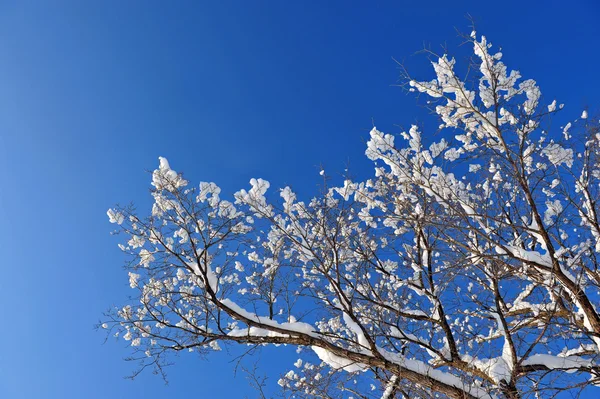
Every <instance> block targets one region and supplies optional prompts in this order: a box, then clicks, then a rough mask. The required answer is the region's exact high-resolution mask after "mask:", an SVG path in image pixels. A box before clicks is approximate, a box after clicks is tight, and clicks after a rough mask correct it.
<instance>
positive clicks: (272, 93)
mask: <svg viewBox="0 0 600 399" xmlns="http://www.w3.org/2000/svg"><path fill="white" fill-rule="evenodd" d="M172 3H176V5H173V4H172ZM457 3H458V2H455V1H440V2H435V1H433V2H432V1H404V2H403V1H393V2H391V1H390V2H384V1H371V2H356V5H351V4H352V2H345V1H344V2H342V1H339V2H335V1H327V2H323V1H303V2H288V1H286V2H283V1H269V2H267V1H237V2H233V1H212V2H208V1H207V2H200V1H194V2H183V1H179V2H158V1H87V2H83V1H17V0H4V1H2V2H0V174H1V182H2V187H1V188H0V220H1V222H0V223H1V226H2V228H1V229H0V239H1V241H0V243H1V244H0V245H1V248H2V249H3V251H2V252H3V256H2V258H1V260H0V269H1V274H0V306H1V307H0V309H1V310H0V319H1V323H2V325H1V327H0V397H2V398H9V399H12V398H61V399H62V398H106V397H113V398H121V397H133V398H136V397H144V398H145V399H151V398H163V397H164V396H165V395H171V396H172V397H177V396H178V395H186V396H189V395H194V397H201V398H216V399H220V398H241V397H243V395H244V392H247V388H246V387H245V386H246V382H245V380H244V379H243V378H242V377H241V376H238V377H237V378H235V379H233V375H232V368H233V365H232V364H230V363H228V362H227V358H226V356H215V357H212V358H211V360H210V361H209V362H206V361H201V360H199V359H197V358H195V357H194V356H181V358H180V359H178V364H177V365H176V366H174V367H172V368H171V370H170V377H171V378H170V382H171V384H170V385H169V386H165V385H164V384H163V383H162V381H161V380H160V379H159V378H158V377H155V376H153V375H151V374H150V373H147V374H144V375H142V376H141V377H140V378H139V379H138V380H136V381H134V382H131V381H129V380H124V379H123V376H125V375H127V374H128V373H130V372H131V371H132V370H133V368H134V365H132V364H129V363H127V362H124V361H123V360H122V358H123V357H124V356H126V355H127V354H128V350H127V349H126V347H125V344H124V343H123V342H122V341H119V342H118V343H116V344H115V343H114V342H112V341H111V342H109V343H107V344H105V345H103V344H102V341H103V335H102V334H100V333H97V332H96V331H94V329H93V325H94V323H96V322H97V321H98V319H99V318H100V316H101V313H102V311H103V310H105V309H106V308H107V307H108V306H109V305H111V304H117V303H119V302H122V301H123V300H124V299H125V298H126V296H127V294H128V291H129V287H128V283H127V277H126V272H124V271H123V269H122V268H121V265H122V260H123V259H122V257H121V254H120V252H119V251H118V249H117V248H116V240H115V239H114V237H111V236H110V235H109V231H110V230H111V226H110V225H109V224H108V221H107V217H106V210H107V208H109V207H110V206H111V205H113V204H114V203H116V202H120V203H127V202H129V201H134V202H135V203H137V204H139V206H140V208H143V207H144V206H147V205H148V191H147V188H148V185H149V176H148V175H147V173H146V172H145V171H146V170H151V169H153V168H154V167H155V166H156V165H157V157H158V156H159V155H162V156H166V157H167V158H168V159H169V160H170V162H171V165H172V166H173V168H174V169H176V170H178V171H184V172H185V173H186V176H187V177H188V178H189V179H190V180H191V181H193V182H197V181H199V180H207V181H216V182H217V183H219V184H220V185H221V186H222V187H223V188H224V191H226V192H233V191H234V190H235V189H237V188H240V187H246V186H247V182H248V180H249V178H250V177H254V176H256V177H263V178H265V179H267V180H270V181H271V183H272V186H274V187H281V186H283V185H285V184H292V185H293V187H294V188H295V189H296V190H297V191H298V192H299V193H300V195H303V196H308V195H310V194H311V193H314V192H315V184H316V183H317V182H318V181H319V178H318V177H319V176H318V170H319V169H318V165H320V164H323V165H324V166H325V167H326V169H327V171H328V173H329V174H332V175H335V173H336V172H341V171H343V169H344V168H345V165H346V163H347V162H349V163H350V165H351V168H352V170H353V171H355V172H356V173H357V174H365V173H370V172H371V169H370V168H371V166H370V165H369V163H368V162H367V161H366V160H365V158H364V156H363V155H362V154H363V153H364V144H363V143H364V139H365V138H366V136H367V133H368V131H369V130H370V128H371V127H372V123H373V121H374V122H375V123H376V125H377V126H378V127H379V128H380V129H382V130H385V131H388V132H397V131H398V130H399V128H398V127H396V126H395V124H399V125H404V126H407V125H410V124H411V123H414V122H415V121H416V120H417V117H418V118H422V116H423V111H421V110H418V109H417V107H416V105H415V100H414V98H413V97H411V96H407V95H405V94H404V93H403V92H402V91H401V89H399V88H397V87H394V86H393V84H395V83H396V82H397V78H398V70H397V67H396V65H395V63H394V61H393V60H392V57H394V58H396V59H406V60H407V62H408V63H409V65H414V66H415V68H417V71H418V72H419V73H420V75H419V76H422V77H430V76H431V75H430V73H431V72H430V71H429V70H427V71H426V72H424V71H421V70H420V68H422V67H426V66H427V64H426V62H424V60H423V59H421V60H419V59H418V58H415V57H411V55H412V54H413V53H414V52H415V51H416V50H419V49H420V48H421V46H422V45H423V43H430V44H431V45H432V46H433V47H434V48H437V47H436V46H437V45H439V44H441V43H444V42H448V44H449V45H450V46H454V45H456V44H457V43H458V42H459V41H458V39H457V38H456V34H455V31H454V28H455V27H456V28H459V29H462V30H463V31H465V32H469V31H470V28H469V23H468V21H467V20H466V19H465V18H464V16H465V15H466V14H467V13H470V14H471V15H472V16H473V17H474V18H475V20H476V21H477V23H478V25H479V26H478V30H479V31H480V32H481V33H485V34H486V35H487V36H488V37H489V38H490V39H491V41H492V42H493V43H496V44H498V45H501V46H502V47H503V49H504V50H503V52H504V54H505V61H506V62H507V64H508V65H509V67H514V68H517V69H519V70H520V71H521V72H522V74H523V76H525V77H528V78H534V79H536V80H537V81H538V82H539V84H540V86H541V88H542V92H543V94H544V95H545V97H546V98H548V99H553V98H558V99H559V101H560V102H564V103H566V104H567V110H569V109H571V110H572V112H573V113H574V115H575V114H577V115H578V113H580V110H581V109H582V108H583V107H584V106H590V107H591V109H596V110H597V109H598V105H599V104H600V101H599V100H600V82H599V79H598V65H600V44H599V43H598V42H599V40H600V23H599V22H598V21H600V6H598V5H597V2H595V1H591V0H590V1H568V2H564V1H561V2H557V1H544V2H542V1H535V2H534V1H531V2H526V1H522V0H521V1H516V2H513V1H480V0H479V1H472V2H460V3H461V5H457ZM366 4H369V6H366ZM577 115H575V116H577ZM366 168H368V169H366ZM263 359H264V360H266V361H268V362H269V361H270V362H274V361H275V360H274V359H275V358H274V357H273V356H272V353H265V354H264V355H263ZM265 370H266V371H269V370H270V368H269V366H267V367H266V368H265ZM275 381H276V378H275V379H274V380H273V381H272V382H275ZM216 386H218V387H219V390H218V391H216V390H215V387H216ZM216 392H219V393H216ZM249 396H250V397H254V395H252V393H249Z"/></svg>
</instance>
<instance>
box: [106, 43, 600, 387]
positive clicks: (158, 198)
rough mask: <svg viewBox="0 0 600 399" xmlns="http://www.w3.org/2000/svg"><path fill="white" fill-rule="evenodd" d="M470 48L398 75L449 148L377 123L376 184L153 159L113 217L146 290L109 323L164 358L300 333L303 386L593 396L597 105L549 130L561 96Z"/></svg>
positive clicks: (296, 369) (135, 282) (288, 341)
mask: <svg viewBox="0 0 600 399" xmlns="http://www.w3.org/2000/svg"><path fill="white" fill-rule="evenodd" d="M465 41H466V42H467V43H470V45H471V46H472V47H473V57H472V59H471V61H470V62H469V64H468V67H469V68H468V73H466V75H467V76H468V79H463V78H461V77H460V76H459V73H458V72H456V69H455V60H454V59H453V58H450V57H449V56H447V55H442V56H437V55H436V54H434V53H433V52H428V53H427V54H428V55H429V56H430V57H431V59H432V64H433V68H434V71H435V74H436V76H435V79H433V80H430V81H418V80H415V79H413V78H412V77H411V76H410V75H409V74H408V72H406V71H405V72H403V79H404V83H405V87H406V88H407V90H409V91H410V92H414V93H421V94H422V95H425V96H427V98H428V104H429V105H430V106H431V107H432V109H433V110H434V112H435V113H436V114H437V116H438V117H439V118H440V119H441V125H440V128H439V131H438V132H437V134H436V138H437V141H433V140H432V137H431V136H432V135H428V136H427V137H424V136H423V135H422V134H421V131H420V129H419V127H417V126H412V127H411V128H410V130H409V132H408V133H402V134H401V137H399V138H398V137H394V136H392V135H389V134H384V133H382V132H380V131H378V130H377V129H376V128H373V130H372V131H371V132H370V140H369V141H368V143H367V149H366V155H367V157H368V158H369V159H370V160H372V161H373V162H374V163H375V175H374V177H373V178H371V179H368V180H366V181H360V182H357V181H352V180H351V179H346V180H345V181H344V182H343V185H340V186H335V187H329V186H328V180H327V179H324V185H325V187H324V189H323V190H322V193H321V194H320V195H318V196H317V197H315V198H313V199H311V200H310V201H308V202H303V201H300V200H298V199H297V198H296V195H295V194H294V193H293V191H292V190H291V189H290V188H289V187H285V188H283V189H281V190H280V191H279V195H280V197H281V199H274V198H272V197H271V196H270V195H268V194H267V190H268V189H269V183H268V182H267V181H265V180H262V179H252V180H251V181H250V186H251V188H250V189H249V190H248V191H246V190H240V191H238V192H237V193H236V194H235V195H234V198H233V199H231V200H226V199H222V198H221V197H220V189H219V187H218V186H217V185H216V184H214V183H205V182H203V183H200V185H199V186H198V187H192V186H190V185H189V184H188V182H187V181H186V180H185V179H184V178H183V177H182V175H181V174H178V173H176V172H175V171H174V170H173V169H171V167H170V165H169V163H168V162H167V160H166V159H164V158H160V166H159V168H158V169H157V170H155V171H154V172H153V174H152V185H153V189H152V196H153V198H154V205H153V207H152V212H151V214H150V215H149V216H147V217H142V216H139V215H138V214H137V213H136V212H135V209H134V208H132V207H117V208H114V209H111V210H109V211H108V216H109V218H110V221H111V222H112V223H116V224H117V225H118V231H119V232H120V233H122V234H125V235H127V242H126V243H124V244H122V245H120V247H121V249H122V250H123V251H124V252H125V253H127V254H129V256H130V262H129V263H128V268H129V269H130V271H129V282H130V285H131V288H133V289H134V290H135V292H136V294H137V296H136V297H135V298H134V299H133V300H132V302H131V303H129V304H127V305H126V306H124V307H123V308H120V309H116V310H114V311H113V312H111V313H109V314H108V318H107V320H106V322H105V323H103V325H102V326H103V327H104V328H107V329H109V331H111V332H112V333H114V334H116V335H119V336H121V337H123V338H124V339H125V340H127V341H130V343H131V347H132V348H133V351H134V353H135V354H136V355H137V356H134V358H136V359H139V360H140V361H141V362H142V369H143V368H145V367H148V366H153V367H155V368H156V369H157V370H158V371H162V367H163V364H164V362H165V361H166V360H165V359H166V358H167V357H168V355H169V354H170V353H172V352H177V351H183V350H185V351H188V350H190V351H191V350H193V351H199V352H202V353H207V352H210V351H212V350H219V349H220V347H221V346H222V345H230V344H250V345H256V346H262V345H281V344H285V345H292V346H296V347H298V348H300V349H301V351H300V352H299V353H300V356H301V359H300V360H298V361H297V362H296V363H295V364H294V365H290V368H291V370H290V371H289V372H288V373H287V374H285V375H284V376H283V377H282V378H281V379H280V380H279V385H281V386H282V387H283V390H284V392H287V393H291V394H294V395H296V397H307V398H309V397H310V398H313V397H314V398H338V397H348V396H349V395H351V396H353V397H355V398H387V399H390V398H404V397H407V398H429V397H450V398H470V399H471V398H510V399H513V398H524V397H551V396H554V395H556V394H558V393H560V392H563V391H564V390H572V391H571V392H572V393H575V394H577V393H578V392H581V390H583V389H588V388H589V389H594V388H591V386H592V385H594V384H598V383H599V382H600V366H599V365H598V363H597V357H598V354H599V353H600V314H599V313H598V311H597V306H598V303H599V300H600V295H599V293H600V292H599V288H600V272H599V269H598V262H599V259H598V256H599V254H600V219H599V218H598V214H599V212H600V209H599V205H598V198H600V196H599V194H600V193H599V187H600V186H599V184H600V163H599V162H598V159H599V156H600V129H599V128H598V124H596V123H593V122H591V121H590V120H589V119H588V118H587V112H585V111H584V113H583V114H582V115H581V117H580V118H578V119H577V120H575V121H573V122H572V123H568V124H567V125H566V126H565V127H564V128H561V130H560V131H558V132H557V131H556V129H551V128H550V124H549V122H550V119H551V117H552V116H553V115H554V114H556V113H557V112H559V111H560V109H562V105H561V106H558V107H557V105H556V101H553V102H552V103H551V104H549V105H542V104H540V102H541V94H540V90H539V89H538V87H537V85H536V83H535V81H533V80H522V79H521V75H520V74H519V72H517V71H510V72H508V70H507V67H506V66H505V65H504V64H503V62H502V61H501V54H500V53H495V54H494V53H492V52H491V45H490V44H489V43H488V42H487V41H486V38H485V37H480V38H479V39H478V38H477V36H476V34H475V32H473V33H472V34H471V35H470V36H468V37H465ZM396 139H400V140H401V143H396ZM426 141H427V143H426ZM256 381H258V382H257V384H259V385H260V386H261V387H262V386H263V384H264V381H262V380H260V381H259V380H256ZM365 388H366V389H365Z"/></svg>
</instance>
